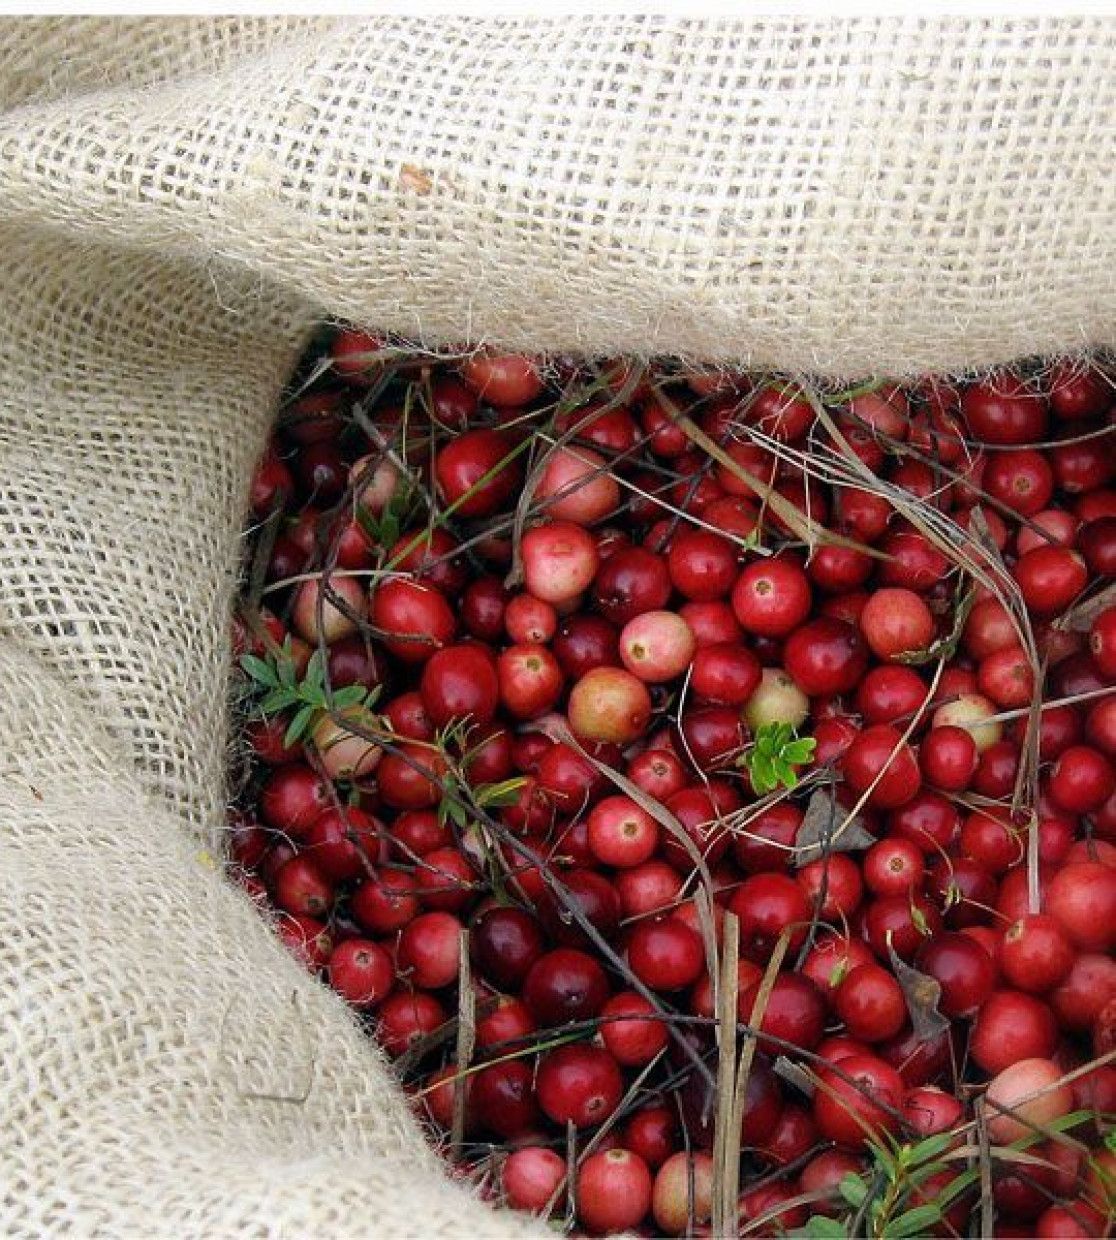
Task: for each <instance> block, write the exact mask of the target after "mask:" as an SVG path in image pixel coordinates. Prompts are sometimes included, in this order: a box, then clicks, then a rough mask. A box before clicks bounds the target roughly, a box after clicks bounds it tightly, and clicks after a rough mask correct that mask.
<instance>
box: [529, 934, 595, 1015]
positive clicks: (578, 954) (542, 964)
mask: <svg viewBox="0 0 1116 1240" xmlns="http://www.w3.org/2000/svg"><path fill="white" fill-rule="evenodd" d="M607 999H608V979H607V978H606V977H605V974H604V970H603V969H602V968H601V966H600V965H599V964H598V963H597V962H596V960H594V959H593V957H592V956H589V955H586V953H585V952H582V951H577V950H576V949H574V948H569V947H559V948H556V949H555V950H554V951H551V952H547V953H546V954H545V955H543V956H540V957H538V959H537V960H536V961H535V962H534V964H533V965H531V967H530V969H529V970H528V973H527V977H526V979H525V981H524V983H523V1000H524V1002H525V1003H526V1004H527V1007H528V1008H529V1009H530V1011H531V1013H532V1015H533V1016H534V1017H535V1018H536V1019H537V1020H538V1021H539V1022H540V1023H541V1024H542V1025H544V1026H548V1025H562V1024H565V1023H566V1022H567V1021H571V1020H587V1019H589V1018H590V1017H592V1016H596V1015H597V1014H598V1013H599V1012H600V1010H601V1008H602V1007H604V1004H605V1001H606V1000H607Z"/></svg>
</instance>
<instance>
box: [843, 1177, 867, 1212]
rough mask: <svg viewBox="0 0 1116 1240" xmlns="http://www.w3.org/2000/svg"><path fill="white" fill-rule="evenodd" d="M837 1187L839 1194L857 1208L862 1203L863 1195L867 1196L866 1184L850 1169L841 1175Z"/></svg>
mask: <svg viewBox="0 0 1116 1240" xmlns="http://www.w3.org/2000/svg"><path fill="white" fill-rule="evenodd" d="M837 1189H838V1191H839V1192H840V1194H841V1196H842V1197H844V1199H845V1200H846V1201H847V1202H848V1203H849V1205H850V1206H853V1207H854V1208H855V1209H857V1210H859V1209H860V1207H861V1206H862V1205H863V1204H864V1199H865V1197H867V1196H868V1185H867V1184H865V1183H864V1181H863V1180H862V1179H861V1178H860V1176H858V1175H854V1174H853V1173H852V1172H851V1171H850V1172H848V1173H847V1174H846V1175H843V1176H842V1177H841V1182H840V1183H839V1184H838V1185H837Z"/></svg>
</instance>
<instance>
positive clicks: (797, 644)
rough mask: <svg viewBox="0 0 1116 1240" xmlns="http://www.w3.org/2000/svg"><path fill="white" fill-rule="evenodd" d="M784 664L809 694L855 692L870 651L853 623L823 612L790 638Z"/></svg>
mask: <svg viewBox="0 0 1116 1240" xmlns="http://www.w3.org/2000/svg"><path fill="white" fill-rule="evenodd" d="M783 666H784V667H785V668H786V670H787V671H788V672H789V673H790V676H791V678H792V679H793V680H794V682H795V684H796V685H797V686H798V687H799V688H800V689H801V690H802V692H803V693H805V694H806V696H807V697H819V696H821V695H822V694H826V695H835V694H841V693H851V692H852V690H853V689H854V688H856V686H857V684H858V683H859V681H860V679H861V677H862V676H863V675H864V673H865V671H866V670H867V667H868V652H867V650H866V649H865V647H864V642H863V640H862V638H861V636H860V634H859V633H858V632H857V631H856V629H855V628H853V626H852V625H851V624H846V623H845V622H844V621H843V620H834V619H832V618H831V617H829V616H820V617H819V618H818V619H817V620H812V621H810V622H809V623H808V624H803V625H802V626H801V627H799V628H797V629H795V631H794V632H793V633H792V634H791V635H790V637H788V638H787V642H786V645H785V646H784V648H783Z"/></svg>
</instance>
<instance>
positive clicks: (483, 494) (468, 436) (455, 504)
mask: <svg viewBox="0 0 1116 1240" xmlns="http://www.w3.org/2000/svg"><path fill="white" fill-rule="evenodd" d="M515 451H516V449H515V443H514V441H513V440H512V439H511V438H510V437H509V436H508V435H506V434H505V433H504V432H503V431H496V430H488V429H481V430H472V431H466V432H465V433H464V434H462V435H457V436H455V437H454V438H453V439H450V440H448V441H447V442H446V443H445V445H444V446H443V447H442V448H441V449H440V450H439V452H438V455H437V458H436V459H435V463H434V477H435V479H436V481H437V485H438V492H439V494H440V495H441V498H442V499H443V501H444V502H445V503H446V504H447V505H449V506H450V507H451V508H452V509H453V511H454V512H455V513H456V514H457V515H458V516H460V517H487V516H490V515H491V514H492V513H494V512H496V511H498V510H499V509H500V508H501V507H503V506H504V504H506V503H507V502H508V500H510V499H511V498H512V496H513V495H515V493H516V491H517V490H518V488H519V486H520V484H521V482H522V481H523V467H522V465H521V464H520V462H519V459H518V458H517V457H516V456H515V455H514V454H515Z"/></svg>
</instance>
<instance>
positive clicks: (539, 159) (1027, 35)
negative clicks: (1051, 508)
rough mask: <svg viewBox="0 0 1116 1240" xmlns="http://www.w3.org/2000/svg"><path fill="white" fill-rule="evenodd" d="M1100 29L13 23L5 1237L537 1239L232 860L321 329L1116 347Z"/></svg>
mask: <svg viewBox="0 0 1116 1240" xmlns="http://www.w3.org/2000/svg"><path fill="white" fill-rule="evenodd" d="M1113 46H1114V43H1113V27H1112V25H1111V23H1107V22H1105V21H1104V20H1102V19H1090V20H1073V19H1059V20H1057V21H1046V20H1042V21H1017V22H1006V21H1000V20H997V21H976V20H973V21H956V20H943V21H919V20H911V21H899V20H880V21H868V20H850V21H844V22H827V21H821V20H813V19H811V20H805V19H794V20H790V19H771V18H765V19H763V20H756V21H740V22H734V23H731V24H704V25H703V24H694V23H683V22H675V21H640V20H634V19H630V20H620V19H599V20H594V19H580V18H579V19H576V20H570V19H566V18H564V19H560V20H554V21H549V22H542V21H499V22H496V21H492V22H467V21H461V20H453V21H441V22H437V23H424V22H419V21H405V20H387V19H383V20H364V21H360V22H356V23H354V22H351V21H346V22H332V21H302V20H294V21H279V20H275V21H271V20H267V21H253V20H217V19H205V20H199V21H178V20H175V21H168V20H162V19H159V20H150V19H144V20H141V21H119V20H100V19H93V20H81V21H75V20H65V19H52V20H49V21H23V20H10V19H9V20H6V21H4V22H2V23H0V108H2V109H3V114H2V115H0V255H2V260H0V632H2V633H3V643H2V644H0V884H2V885H0V890H2V892H3V899H2V900H0V962H2V969H3V972H2V989H0V1230H2V1231H3V1232H4V1234H6V1235H12V1236H41V1235H44V1234H48V1233H50V1234H60V1233H64V1234H73V1235H91V1234H97V1235H101V1236H122V1237H123V1236H136V1235H168V1236H171V1235H173V1236H177V1237H181V1236H183V1235H189V1236H195V1235H197V1236H224V1235H236V1236H242V1235H243V1236H249V1235H276V1236H290V1237H303V1236H327V1237H328V1236H348V1235H357V1234H370V1235H382V1236H388V1235H393V1236H394V1235H415V1236H419V1235H421V1236H466V1235H469V1236H476V1235H491V1236H508V1237H510V1236H513V1235H527V1234H532V1233H534V1232H535V1231H536V1230H537V1229H535V1228H533V1227H532V1226H531V1225H530V1224H529V1223H528V1222H526V1221H523V1220H514V1219H511V1218H507V1217H498V1216H496V1215H494V1214H491V1213H489V1212H487V1209H486V1207H484V1206H482V1205H480V1204H479V1203H478V1202H476V1201H474V1200H472V1199H471V1198H470V1197H469V1196H468V1195H467V1194H466V1193H465V1192H464V1191H463V1190H461V1189H459V1188H457V1187H454V1186H452V1185H451V1184H450V1183H449V1181H448V1180H447V1179H446V1178H445V1177H444V1176H443V1175H442V1173H441V1172H440V1170H439V1167H438V1163H437V1161H436V1159H435V1157H434V1155H433V1154H432V1153H431V1152H429V1151H428V1150H427V1149H426V1147H425V1146H424V1144H423V1142H422V1139H421V1137H420V1133H419V1130H418V1127H417V1125H416V1124H415V1123H414V1122H413V1120H412V1119H411V1118H410V1115H409V1113H408V1111H407V1108H406V1107H405V1105H404V1103H403V1101H402V1099H401V1097H400V1096H399V1094H398V1092H397V1091H396V1090H395V1089H394V1087H393V1086H392V1085H391V1083H390V1080H389V1076H388V1073H387V1071H386V1069H385V1066H384V1063H383V1060H382V1058H381V1057H380V1055H379V1054H378V1053H377V1052H376V1051H375V1049H374V1048H373V1047H372V1046H371V1045H370V1044H369V1043H368V1042H367V1040H366V1039H365V1038H364V1036H363V1035H362V1034H361V1033H360V1032H359V1030H358V1029H357V1028H356V1027H355V1025H354V1024H353V1022H352V1021H351V1020H350V1018H349V1016H348V1014H347V1012H346V1010H345V1009H344V1007H343V1005H342V1004H341V1003H340V1002H339V1001H336V1000H335V999H334V998H333V997H332V996H331V995H330V994H329V993H327V992H326V991H325V989H324V988H322V987H320V986H318V984H317V983H315V982H314V981H312V980H311V979H310V978H309V977H307V976H306V975H305V974H303V973H302V972H301V970H300V968H299V967H298V966H297V965H296V964H295V963H294V962H293V961H291V960H289V959H288V958H287V957H286V956H285V954H284V952H283V950H282V948H281V947H280V946H279V945H278V943H277V942H276V941H275V940H274V939H273V938H272V936H271V934H270V931H269V930H268V929H267V927H266V926H265V925H264V924H263V923H262V922H261V921H260V919H259V917H258V916H257V914H256V912H255V910H254V909H253V908H252V907H250V905H249V904H248V902H247V900H246V899H245V898H243V897H242V896H241V895H240V894H238V893H237V892H236V891H234V890H233V889H232V888H231V887H229V886H227V885H226V884H225V883H224V881H223V880H222V878H221V876H220V873H219V871H218V869H217V867H216V861H215V858H216V856H217V854H218V851H219V840H220V831H221V823H222V807H223V799H224V792H223V768H224V758H225V747H226V743H227V734H226V722H225V683H226V674H227V667H228V651H227V643H226V625H227V618H228V607H229V600H230V595H231V591H232V574H233V571H234V566H235V564H236V560H237V538H238V529H239V526H240V523H241V519H242V511H243V507H244V494H245V486H246V480H247V477H248V474H249V471H250V468H251V462H252V460H253V457H254V455H255V454H256V453H257V451H258V450H259V448H260V445H261V443H262V440H263V436H264V432H265V428H266V424H267V421H268V416H269V410H270V408H271V407H272V404H273V402H274V400H275V397H276V394H277V393H278V391H279V389H280V386H281V384H282V382H283V378H284V375H285V373H286V372H287V370H288V369H289V367H290V365H291V364H292V362H293V360H294V358H295V357H296V356H297V354H298V351H299V348H300V347H301V344H302V342H303V340H304V339H305V335H306V332H307V329H308V327H309V325H310V324H311V323H312V322H313V320H314V319H315V318H316V317H318V316H319V315H320V314H322V313H332V314H337V315H344V316H351V317H355V318H357V319H361V320H363V321H365V322H368V323H370V324H375V325H380V326H385V327H389V328H393V329H396V330H398V331H400V332H404V333H407V334H409V335H415V336H421V337H423V338H424V339H426V340H427V341H429V342H431V343H436V342H439V341H445V340H463V339H473V340H476V339H483V338H489V339H494V340H501V341H504V342H506V343H508V344H511V345H514V346H522V347H527V348H535V349H542V348H547V349H558V350H573V349H579V350H585V351H589V352H594V353H600V352H606V351H613V350H623V349H630V350H635V351H637V352H639V353H645V354H646V353H652V352H674V353H685V354H689V355H692V356H694V357H700V358H706V359H709V360H735V361H752V362H756V363H763V364H773V365H777V366H779V367H781V368H783V369H786V370H792V371H795V370H812V371H816V372H820V373H823V374H826V375H831V376H836V375H858V374H863V373H866V372H879V371H885V372H890V373H896V374H897V373H906V372H912V371H915V370H918V369H921V368H924V367H933V368H939V369H953V368H958V367H962V366H969V365H972V364H985V363H992V362H996V361H1000V360H1005V359H1008V358H1011V357H1013V356H1016V355H1018V354H1022V353H1030V352H1038V351H1041V352H1050V351H1057V350H1065V349H1070V348H1074V347H1077V346H1081V345H1085V344H1090V343H1101V342H1109V343H1111V342H1112V340H1113V336H1114V332H1113V324H1114V319H1116V316H1114V314H1113V311H1114V293H1113V285H1112V281H1111V272H1112V259H1113V253H1112V250H1113V229H1112V221H1111V215H1110V210H1109V199H1110V196H1111V195H1110V192H1109V187H1108V184H1107V177H1108V175H1109V174H1110V172H1111V168H1112V155H1113V150H1112V140H1113V122H1114V119H1116V115H1114V109H1113V91H1114V89H1116V64H1114V56H1113Z"/></svg>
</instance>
